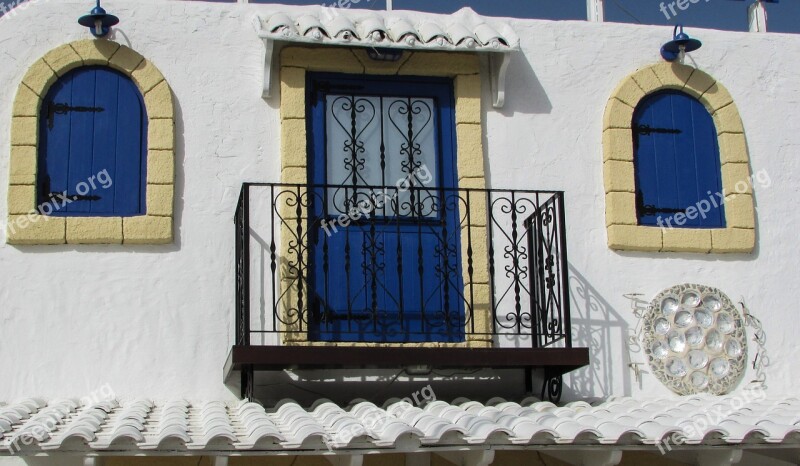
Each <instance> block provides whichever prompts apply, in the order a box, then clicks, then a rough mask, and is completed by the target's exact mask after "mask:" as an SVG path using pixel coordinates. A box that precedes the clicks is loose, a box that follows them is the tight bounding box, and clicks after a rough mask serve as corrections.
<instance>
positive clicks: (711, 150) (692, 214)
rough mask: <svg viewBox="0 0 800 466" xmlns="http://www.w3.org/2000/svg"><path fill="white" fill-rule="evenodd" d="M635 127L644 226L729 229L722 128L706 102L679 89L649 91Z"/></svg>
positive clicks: (639, 212) (638, 190)
mask: <svg viewBox="0 0 800 466" xmlns="http://www.w3.org/2000/svg"><path fill="white" fill-rule="evenodd" d="M631 129H632V136H633V150H634V168H635V174H636V215H637V218H638V221H639V225H648V226H659V227H662V228H664V227H666V228H724V227H725V212H724V207H723V203H722V202H720V200H721V197H720V195H721V192H722V175H721V169H720V156H719V146H718V142H717V130H716V128H715V126H714V121H713V120H712V118H711V115H710V114H709V113H708V110H706V108H705V107H704V106H703V104H702V103H700V102H699V101H698V100H697V99H695V98H694V97H692V96H690V95H687V94H685V93H683V92H679V91H674V90H664V91H660V92H657V93H654V94H651V95H648V96H647V97H645V98H643V99H642V100H641V101H640V102H639V104H638V105H637V106H636V110H635V111H634V114H633V122H632V125H631Z"/></svg>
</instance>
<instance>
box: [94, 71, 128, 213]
mask: <svg viewBox="0 0 800 466" xmlns="http://www.w3.org/2000/svg"><path fill="white" fill-rule="evenodd" d="M96 77H97V84H96V95H97V101H98V102H102V103H103V105H102V106H103V108H104V109H105V110H104V111H103V113H102V116H103V117H102V118H97V119H95V132H94V143H93V146H94V147H93V155H92V159H93V163H92V170H91V172H92V174H97V173H99V172H101V171H103V170H106V171H107V172H108V174H109V176H110V177H111V179H112V180H114V185H112V186H111V188H109V189H102V193H101V194H100V199H97V200H95V201H92V202H91V203H90V206H91V211H92V212H96V213H101V212H114V201H115V198H116V196H115V190H116V189H117V185H118V183H120V182H124V178H127V177H126V176H125V175H124V173H125V172H120V174H122V176H121V177H120V176H117V169H116V163H115V160H116V158H117V146H118V144H117V142H118V139H117V138H118V133H119V131H118V130H117V121H118V118H119V114H120V112H119V110H120V106H119V99H118V94H119V91H120V78H119V76H118V75H116V74H114V73H99V74H96ZM135 108H136V107H135V106H129V107H123V113H125V112H131V113H138V112H135V111H134V109H135ZM136 136H137V139H138V138H139V135H136ZM119 145H122V144H119ZM136 178H137V177H134V179H136ZM120 215H121V213H120Z"/></svg>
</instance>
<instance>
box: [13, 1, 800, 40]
mask: <svg viewBox="0 0 800 466" xmlns="http://www.w3.org/2000/svg"><path fill="white" fill-rule="evenodd" d="M17 1H22V0H0V4H4V5H13V4H15V3H16V2H17ZM194 1H201V0H194ZM209 1H218V2H227V3H233V2H235V1H236V0H209ZM337 1H338V0H279V1H273V0H250V3H283V4H292V5H328V6H333V4H334V3H336V2H337ZM342 1H348V0H342ZM676 1H677V0H605V3H606V12H605V15H606V21H614V22H624V23H642V24H660V25H667V24H676V23H683V24H684V25H686V26H688V27H705V28H714V29H729V30H736V31H745V30H747V7H748V5H750V4H751V3H752V1H753V0H744V1H741V0H681V2H686V3H685V4H684V5H686V4H688V7H687V8H686V9H685V10H680V9H679V8H677V6H676V5H675V6H673V10H674V11H675V13H676V14H675V15H673V14H672V11H671V9H670V8H669V4H670V3H676ZM349 2H350V3H351V4H352V7H354V8H370V9H385V8H386V0H349ZM93 3H94V2H93V1H90V0H87V1H86V5H87V8H86V9H87V11H88V10H89V9H90V7H91V6H92V4H93ZM662 4H664V9H663V10H662V8H661V5H662ZM464 6H470V7H472V9H474V10H475V11H477V12H478V13H481V14H484V15H490V16H514V17H523V18H547V19H578V20H583V19H586V0H393V7H394V9H396V10H421V11H430V12H435V13H451V12H453V11H456V10H458V9H459V8H462V7H464ZM767 10H768V12H769V22H768V28H769V31H770V32H792V33H800V0H780V3H777V4H767ZM0 13H1V12H0Z"/></svg>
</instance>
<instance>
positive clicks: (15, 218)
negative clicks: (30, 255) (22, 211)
mask: <svg viewBox="0 0 800 466" xmlns="http://www.w3.org/2000/svg"><path fill="white" fill-rule="evenodd" d="M6 235H7V236H6V241H7V242H8V244H18V245H33V244H64V243H65V242H66V219H65V218H64V217H48V216H45V215H35V214H30V215H10V216H9V218H8V225H7V226H6Z"/></svg>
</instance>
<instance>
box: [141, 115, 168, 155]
mask: <svg viewBox="0 0 800 466" xmlns="http://www.w3.org/2000/svg"><path fill="white" fill-rule="evenodd" d="M147 146H148V147H147V148H148V150H174V149H175V123H174V121H173V120H172V119H171V118H156V119H151V120H150V121H149V122H148V127H147Z"/></svg>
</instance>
